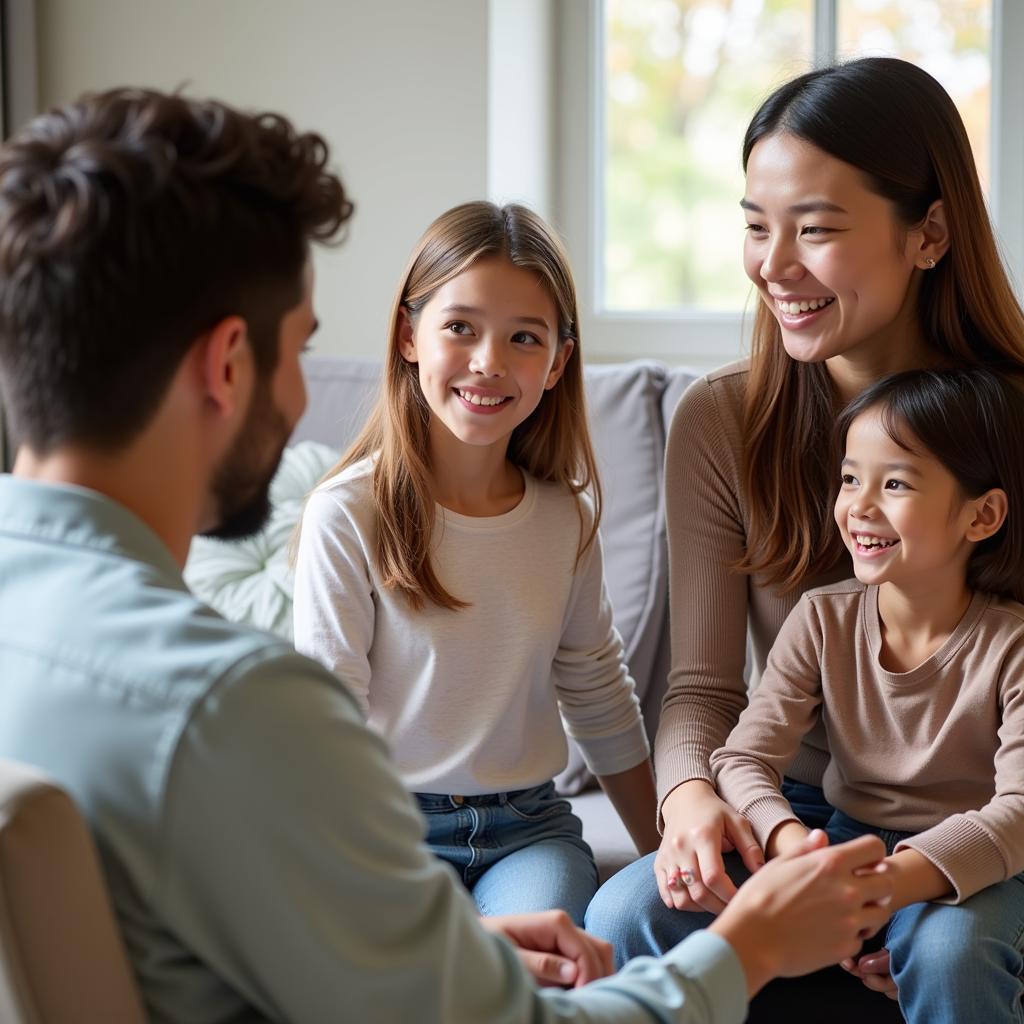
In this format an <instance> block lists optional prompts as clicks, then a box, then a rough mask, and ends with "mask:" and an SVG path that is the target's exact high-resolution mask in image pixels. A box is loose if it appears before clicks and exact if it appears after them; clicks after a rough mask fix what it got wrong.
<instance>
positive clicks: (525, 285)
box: [400, 257, 573, 453]
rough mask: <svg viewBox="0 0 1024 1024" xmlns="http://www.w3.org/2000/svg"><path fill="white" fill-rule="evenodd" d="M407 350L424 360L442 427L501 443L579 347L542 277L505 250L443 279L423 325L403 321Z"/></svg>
mask: <svg viewBox="0 0 1024 1024" xmlns="http://www.w3.org/2000/svg"><path fill="white" fill-rule="evenodd" d="M400 345H401V352H402V355H403V357H404V358H405V359H407V360H408V361H409V362H411V363H416V364H417V367H418V373H419V382H420V388H421V390H422V391H423V395H424V397H425V398H426V400H427V404H428V405H429V407H430V412H431V433H432V435H434V433H435V431H437V430H438V429H439V428H440V429H441V430H442V432H443V433H445V434H448V435H451V436H453V437H455V438H456V439H458V440H459V441H461V442H463V443H464V444H469V445H476V446H489V445H500V446H503V447H502V453H504V448H505V447H507V445H508V441H509V439H510V437H511V436H512V431H513V430H515V428H516V427H517V426H519V424H520V423H522V422H523V421H524V420H526V419H527V417H528V416H529V415H530V414H531V413H532V412H533V411H534V410H535V409H536V408H537V406H538V404H539V403H540V400H541V399H542V398H543V397H544V392H545V391H546V390H548V389H550V388H553V387H554V386H555V384H556V383H557V382H558V379H559V377H561V375H562V371H563V370H564V368H565V364H566V362H567V361H568V359H569V356H570V355H571V354H572V350H573V343H572V341H571V340H569V339H566V340H561V339H560V336H559V323H558V310H557V309H556V307H555V303H554V300H553V299H552V297H551V295H550V294H549V293H548V291H547V288H546V287H545V285H544V282H543V280H542V278H541V276H540V275H539V274H537V273H534V272H532V271H529V270H525V269H523V268H521V267H517V266H515V265H514V264H512V263H510V262H509V261H508V260H507V259H505V258H504V257H490V258H484V259H481V260H478V261H477V262H476V263H474V264H473V265H472V266H470V267H469V268H468V269H467V270H464V271H463V272H462V273H461V274H458V275H457V276H456V277H453V278H452V279H451V280H450V281H448V282H446V283H445V284H443V285H441V287H440V288H438V289H437V291H436V292H435V293H434V295H433V296H432V297H431V298H430V301H429V302H427V303H426V305H424V306H423V308H422V309H421V310H420V312H419V315H418V316H417V317H416V322H415V324H412V323H411V322H410V321H409V320H408V319H406V320H405V322H404V323H403V324H402V326H401V335H400Z"/></svg>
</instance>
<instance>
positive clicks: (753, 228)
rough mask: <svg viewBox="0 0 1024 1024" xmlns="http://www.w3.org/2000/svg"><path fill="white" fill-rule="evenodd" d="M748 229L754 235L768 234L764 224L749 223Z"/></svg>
mask: <svg viewBox="0 0 1024 1024" xmlns="http://www.w3.org/2000/svg"><path fill="white" fill-rule="evenodd" d="M746 230H747V231H749V232H750V234H752V235H766V234H768V230H767V228H765V226H764V225H763V224H748V225H747V226H746Z"/></svg>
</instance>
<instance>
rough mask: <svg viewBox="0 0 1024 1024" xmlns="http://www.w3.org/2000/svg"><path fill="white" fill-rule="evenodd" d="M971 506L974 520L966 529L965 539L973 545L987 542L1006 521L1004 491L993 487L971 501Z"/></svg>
mask: <svg viewBox="0 0 1024 1024" xmlns="http://www.w3.org/2000/svg"><path fill="white" fill-rule="evenodd" d="M971 505H972V506H974V518H973V519H972V520H971V523H970V525H969V526H968V527H967V533H966V537H967V539H968V540H969V541H973V542H975V543H977V542H978V541H982V540H988V538H989V537H991V536H993V535H994V534H996V533H998V532H999V530H1000V528H1001V527H1002V525H1003V523H1004V522H1005V521H1006V512H1007V500H1006V491H1004V490H1003V489H1002V488H1001V487H993V488H992V490H990V491H986V492H985V493H984V494H983V495H982V496H981V497H980V498H974V499H972V501H971Z"/></svg>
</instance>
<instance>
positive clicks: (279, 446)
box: [202, 381, 291, 540]
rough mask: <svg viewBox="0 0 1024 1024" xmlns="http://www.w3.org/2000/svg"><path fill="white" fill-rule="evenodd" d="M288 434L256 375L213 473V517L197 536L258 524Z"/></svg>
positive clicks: (249, 529)
mask: <svg viewBox="0 0 1024 1024" xmlns="http://www.w3.org/2000/svg"><path fill="white" fill-rule="evenodd" d="M290 434H291V427H289V425H288V423H287V421H286V420H285V418H284V414H283V413H282V412H281V410H280V409H278V408H277V406H276V405H275V404H274V401H273V398H272V397H271V393H270V383H269V381H261V382H260V384H259V385H258V386H257V388H256V390H255V391H254V392H253V396H252V401H251V403H250V404H249V411H248V412H247V413H246V416H245V421H244V422H243V423H242V427H241V429H240V430H239V432H238V437H237V438H236V439H235V442H234V444H233V445H232V447H231V450H230V451H229V452H228V453H227V455H226V456H225V458H224V461H223V462H222V463H221V464H220V465H219V466H218V467H217V469H216V471H215V473H214V476H213V484H212V492H213V500H214V502H215V504H216V507H217V520H218V521H217V524H216V525H215V526H213V527H211V528H210V529H209V530H204V531H203V533H202V536H204V537H215V538H216V539H217V540H243V539H244V538H246V537H251V536H252V535H253V534H255V533H259V531H260V530H262V529H263V527H264V526H265V525H266V522H267V519H269V518H270V512H271V506H270V483H271V481H272V480H273V479H274V474H275V473H276V472H277V466H278V463H279V462H280V461H281V455H282V453H283V452H284V447H285V444H287V442H288V437H289V436H290Z"/></svg>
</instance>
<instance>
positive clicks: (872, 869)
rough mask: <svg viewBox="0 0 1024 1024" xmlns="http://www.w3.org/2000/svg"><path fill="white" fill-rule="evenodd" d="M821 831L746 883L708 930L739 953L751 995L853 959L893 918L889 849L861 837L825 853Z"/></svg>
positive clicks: (872, 839) (824, 837) (826, 850)
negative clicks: (777, 980)
mask: <svg viewBox="0 0 1024 1024" xmlns="http://www.w3.org/2000/svg"><path fill="white" fill-rule="evenodd" d="M827 844H828V837H827V836H826V835H825V833H824V832H822V831H821V830H819V829H815V831H813V832H811V833H810V834H809V835H808V836H807V839H806V840H805V842H804V844H803V846H802V847H801V848H800V849H798V850H794V851H792V852H790V853H785V854H782V855H781V856H779V857H777V858H775V859H774V860H771V861H769V862H768V864H767V865H765V867H763V868H762V869H761V870H760V871H759V872H758V873H757V874H756V875H754V876H753V877H752V878H750V879H749V880H748V881H747V882H745V883H744V884H743V885H742V886H741V887H740V889H739V890H738V892H737V893H736V896H735V897H734V898H733V900H732V901H731V902H730V903H729V906H728V907H726V909H725V910H724V911H723V912H722V914H721V915H720V916H719V918H718V920H717V921H715V922H714V923H713V924H712V925H711V928H710V930H711V931H713V932H717V933H718V934H719V935H721V936H722V937H723V938H724V939H725V940H726V941H727V942H729V944H730V945H731V946H732V947H733V949H734V950H735V951H736V955H737V956H738V957H739V960H740V963H741V964H742V965H743V970H744V973H745V974H746V976H747V987H748V993H749V995H751V996H753V995H754V993H755V992H757V991H758V990H759V989H760V988H761V987H762V986H763V985H765V984H766V983H767V982H768V981H770V980H771V979H772V978H776V977H796V976H798V975H801V974H807V973H809V972H810V971H814V970H817V969H818V968H820V967H826V966H828V965H829V964H834V963H838V962H839V961H841V960H843V959H847V958H850V957H854V956H856V955H857V953H858V952H859V951H860V947H861V943H862V941H863V940H864V939H866V938H869V937H870V936H872V935H874V934H875V933H876V932H877V931H878V929H879V928H881V927H882V925H884V924H885V922H886V921H888V920H889V917H890V915H891V913H892V894H893V879H892V877H891V872H890V867H891V865H889V864H887V863H885V846H884V845H883V843H882V840H881V839H879V838H878V837H877V836H861V837H860V838H859V839H854V840H852V841H851V842H848V843H841V844H840V845H838V846H834V847H828V845H827Z"/></svg>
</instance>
